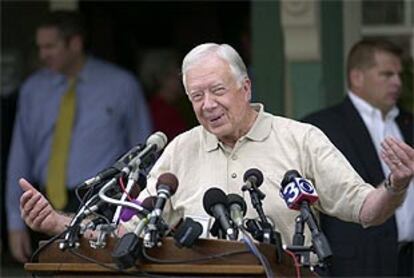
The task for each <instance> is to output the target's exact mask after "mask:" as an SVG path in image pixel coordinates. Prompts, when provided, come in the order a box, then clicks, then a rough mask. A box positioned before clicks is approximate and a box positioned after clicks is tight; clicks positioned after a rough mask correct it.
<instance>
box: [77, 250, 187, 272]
mask: <svg viewBox="0 0 414 278" xmlns="http://www.w3.org/2000/svg"><path fill="white" fill-rule="evenodd" d="M69 251H70V252H71V253H72V254H73V255H75V256H77V257H79V258H81V259H83V260H85V261H88V262H90V263H94V264H97V265H100V266H102V267H103V268H106V269H109V270H112V271H115V272H118V273H122V274H125V275H129V276H134V277H142V275H144V276H146V277H150V278H167V277H168V278H173V276H171V275H168V276H167V275H154V274H150V273H148V272H146V271H142V270H141V271H125V270H121V269H119V268H116V267H114V266H112V265H109V264H106V263H103V262H100V261H97V260H95V259H92V258H90V257H88V256H85V255H83V254H81V253H78V252H76V251H75V250H73V249H70V250H69ZM137 275H139V276H137ZM177 278H179V277H177Z"/></svg>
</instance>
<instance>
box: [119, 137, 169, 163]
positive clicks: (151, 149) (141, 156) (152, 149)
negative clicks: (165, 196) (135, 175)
mask: <svg viewBox="0 0 414 278" xmlns="http://www.w3.org/2000/svg"><path fill="white" fill-rule="evenodd" d="M166 145H167V136H166V135H165V134H164V133H162V132H161V131H157V132H155V133H153V134H152V135H151V136H150V137H148V139H147V142H146V144H145V147H144V148H143V149H142V150H140V151H139V152H138V154H137V155H136V156H135V157H134V158H133V159H131V161H130V162H129V163H128V168H129V169H131V168H132V169H133V168H136V167H139V166H140V165H141V163H142V162H143V161H145V160H146V159H147V158H151V157H152V158H153V159H155V156H154V153H158V152H160V151H161V150H162V149H164V147H165V146H166ZM122 171H124V169H123V170H122Z"/></svg>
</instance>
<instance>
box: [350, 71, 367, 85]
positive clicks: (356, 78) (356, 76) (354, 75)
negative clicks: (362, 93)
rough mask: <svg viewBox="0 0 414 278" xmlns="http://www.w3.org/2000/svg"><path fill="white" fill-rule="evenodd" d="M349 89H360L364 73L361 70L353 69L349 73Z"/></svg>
mask: <svg viewBox="0 0 414 278" xmlns="http://www.w3.org/2000/svg"><path fill="white" fill-rule="evenodd" d="M349 81H350V85H351V88H360V87H361V86H362V84H363V83H364V72H363V71H362V70H361V69H353V70H351V72H350V73H349Z"/></svg>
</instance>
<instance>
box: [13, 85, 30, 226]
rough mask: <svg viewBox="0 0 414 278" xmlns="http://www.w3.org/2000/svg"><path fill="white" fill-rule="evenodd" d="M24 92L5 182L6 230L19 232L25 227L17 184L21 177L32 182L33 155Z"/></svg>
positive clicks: (20, 102)
mask: <svg viewBox="0 0 414 278" xmlns="http://www.w3.org/2000/svg"><path fill="white" fill-rule="evenodd" d="M26 95H27V93H26V90H25V89H24V87H23V89H22V91H21V93H20V96H19V101H18V106H17V107H18V109H17V114H16V120H15V123H14V129H13V137H12V141H11V148H10V152H9V160H8V166H7V182H6V211H7V221H8V222H7V223H8V230H9V231H11V230H21V229H23V228H24V227H25V225H24V222H23V220H22V219H21V217H20V208H19V204H20V196H21V195H22V190H21V188H20V186H19V184H18V181H19V179H20V178H21V177H23V178H26V179H27V180H29V181H33V177H32V171H31V166H32V164H33V159H32V157H33V155H32V150H31V148H30V146H31V144H30V142H31V140H30V129H31V127H30V125H29V124H28V122H29V121H28V119H27V117H28V116H29V113H30V112H29V111H30V110H29V109H30V107H29V101H28V99H27V98H25V96H26Z"/></svg>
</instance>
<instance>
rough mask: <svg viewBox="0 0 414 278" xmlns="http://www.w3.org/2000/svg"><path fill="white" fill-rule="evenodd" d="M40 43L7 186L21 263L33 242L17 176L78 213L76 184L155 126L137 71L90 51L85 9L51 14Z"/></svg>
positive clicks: (24, 91)
mask: <svg viewBox="0 0 414 278" xmlns="http://www.w3.org/2000/svg"><path fill="white" fill-rule="evenodd" d="M36 44H37V46H38V48H39V57H40V59H41V60H42V62H44V64H45V68H42V69H40V70H38V71H36V72H35V73H34V74H33V75H31V76H30V77H29V78H28V79H27V80H26V81H25V82H24V84H23V85H22V87H21V91H20V96H19V101H18V109H17V115H16V122H15V126H14V130H13V139H12V144H11V149H10V155H9V163H8V171H7V185H6V197H7V202H6V210H7V218H8V231H9V244H10V249H11V252H12V254H13V256H14V257H15V258H16V259H17V260H18V261H21V262H25V261H27V260H28V258H29V256H30V254H31V244H30V239H29V234H28V232H27V229H26V227H25V225H24V223H23V221H22V219H21V218H20V212H19V198H20V196H21V194H22V191H21V189H20V187H19V186H18V178H20V177H22V176H23V177H26V178H27V179H28V180H30V181H31V182H33V183H34V184H37V186H38V187H39V189H40V190H41V191H42V192H44V193H45V194H46V196H47V198H48V199H49V201H50V203H51V204H52V205H53V207H54V208H56V209H58V210H63V211H74V210H76V208H77V206H78V200H77V198H76V196H75V194H74V189H75V186H76V185H77V184H78V183H79V182H81V181H82V180H85V179H87V178H89V177H91V176H93V175H94V174H96V173H97V172H99V171H100V170H102V169H104V168H106V167H108V166H109V165H111V164H112V163H113V162H114V161H115V160H116V158H117V157H118V156H120V155H121V154H122V153H123V152H125V151H126V150H128V149H129V148H131V147H132V146H133V145H136V144H137V143H139V142H144V141H145V138H146V137H147V136H148V135H149V133H150V132H151V131H152V127H151V121H150V118H149V116H148V109H147V106H146V102H145V99H144V97H143V93H142V91H141V87H140V85H139V83H138V82H137V80H136V79H135V78H134V77H133V75H132V74H130V73H128V72H127V71H125V70H123V69H120V68H119V67H117V66H115V65H112V64H109V63H108V62H105V61H102V60H100V59H97V58H95V57H93V56H91V55H88V54H87V53H86V51H85V29H84V26H83V21H82V18H81V16H80V15H79V14H77V13H74V12H63V11H61V12H53V13H51V14H50V15H49V16H48V17H46V18H45V20H44V22H42V23H41V24H40V25H39V26H38V28H37V31H36Z"/></svg>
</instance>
